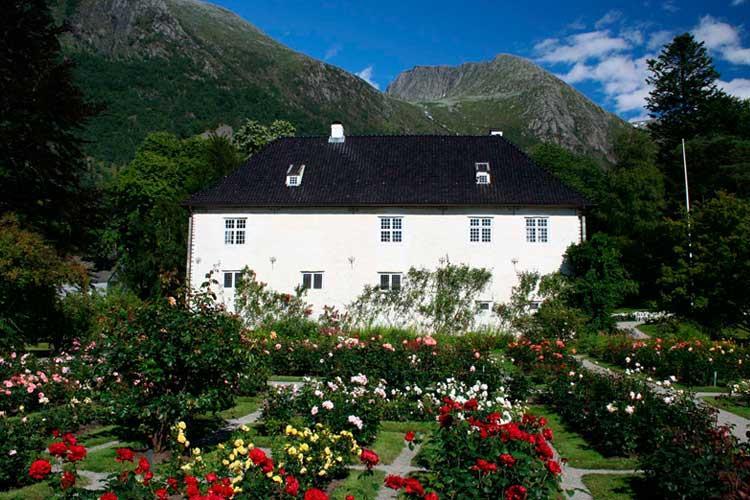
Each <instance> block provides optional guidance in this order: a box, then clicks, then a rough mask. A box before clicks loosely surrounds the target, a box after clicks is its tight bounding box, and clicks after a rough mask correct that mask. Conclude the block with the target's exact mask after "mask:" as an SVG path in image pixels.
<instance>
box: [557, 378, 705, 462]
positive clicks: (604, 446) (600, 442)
mask: <svg viewBox="0 0 750 500" xmlns="http://www.w3.org/2000/svg"><path fill="white" fill-rule="evenodd" d="M548 397H549V399H550V402H551V403H552V404H553V405H554V406H555V408H556V410H557V412H558V413H559V414H560V415H561V416H562V418H563V419H564V420H565V421H566V422H567V423H568V424H570V425H571V427H573V428H574V429H576V430H577V431H578V432H580V433H581V434H583V436H584V437H585V438H586V440H587V441H588V442H590V443H591V444H592V445H593V446H594V447H595V448H597V449H598V450H599V451H600V452H601V453H602V454H604V455H618V456H629V455H632V454H642V453H647V452H649V451H651V450H653V449H654V447H658V446H660V444H661V443H663V442H664V440H665V439H666V438H665V436H666V432H667V431H668V430H669V429H672V428H676V429H681V428H688V427H693V428H703V429H710V428H713V427H714V425H715V424H716V417H715V414H714V411H713V410H711V409H710V408H707V407H705V406H704V405H702V404H700V403H698V402H696V401H695V400H694V399H693V398H692V395H691V394H689V393H683V392H675V391H670V390H666V389H664V390H663V391H660V392H657V391H655V390H653V389H651V387H649V385H648V384H647V383H646V382H645V381H643V380H641V379H639V378H636V377H631V376H611V375H604V374H599V373H594V372H590V371H587V370H581V371H574V370H571V371H570V372H569V373H567V374H561V375H560V376H559V377H557V379H556V380H555V381H554V382H552V383H551V384H550V387H549V393H548Z"/></svg>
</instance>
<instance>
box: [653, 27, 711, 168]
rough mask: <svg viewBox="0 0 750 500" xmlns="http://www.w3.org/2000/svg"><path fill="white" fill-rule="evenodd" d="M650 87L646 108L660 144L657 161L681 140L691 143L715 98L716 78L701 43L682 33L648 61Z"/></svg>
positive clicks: (664, 156) (665, 155) (654, 133)
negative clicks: (651, 87) (651, 88)
mask: <svg viewBox="0 0 750 500" xmlns="http://www.w3.org/2000/svg"><path fill="white" fill-rule="evenodd" d="M648 67H649V70H650V71H651V76H649V77H648V78H647V79H646V82H647V83H648V84H650V85H652V86H653V90H652V91H651V94H650V95H649V96H648V97H647V98H646V103H647V104H646V108H647V109H648V110H649V111H650V115H651V117H652V118H654V119H655V121H654V122H653V123H652V124H651V126H650V130H651V132H652V133H653V135H654V139H655V140H656V142H657V143H658V144H659V149H660V157H661V158H662V159H664V158H666V157H667V156H668V155H670V154H671V152H672V151H673V150H674V148H675V147H676V146H677V144H678V143H679V142H680V140H681V139H683V138H684V139H686V140H689V139H692V138H693V137H694V136H695V135H696V134H697V133H699V132H700V129H701V123H702V120H703V118H704V116H705V113H706V110H707V108H708V104H709V102H711V101H712V99H713V98H714V97H715V96H716V95H717V93H718V91H717V89H716V85H715V83H714V82H715V81H716V79H717V78H718V77H719V74H718V73H717V71H716V69H714V67H713V64H712V61H711V57H710V56H709V55H708V53H707V51H706V48H705V47H704V44H703V42H698V41H696V40H695V38H693V35H691V34H689V33H684V34H682V35H679V36H677V37H675V39H674V40H673V41H672V42H671V43H670V44H669V45H667V46H666V47H664V50H662V52H661V54H659V56H658V57H657V58H656V59H649V61H648Z"/></svg>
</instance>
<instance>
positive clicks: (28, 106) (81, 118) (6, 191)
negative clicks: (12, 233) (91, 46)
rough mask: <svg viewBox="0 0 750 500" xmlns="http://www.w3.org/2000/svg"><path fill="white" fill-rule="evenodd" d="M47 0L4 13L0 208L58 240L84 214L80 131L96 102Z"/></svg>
mask: <svg viewBox="0 0 750 500" xmlns="http://www.w3.org/2000/svg"><path fill="white" fill-rule="evenodd" d="M64 32H65V28H64V27H61V26H58V25H57V24H55V21H54V19H53V17H52V15H51V13H50V8H49V4H48V2H47V1H46V0H10V1H8V2H5V3H4V4H3V14H2V16H0V137H2V140H0V214H2V213H7V212H16V213H17V214H18V215H19V217H20V218H21V219H22V221H23V222H24V223H27V224H31V225H32V226H33V227H35V228H38V229H40V230H41V231H42V232H43V233H44V234H45V235H46V236H48V237H51V238H53V239H55V240H57V243H58V245H59V244H62V243H63V242H65V241H66V240H68V241H69V240H70V238H71V234H72V233H74V230H75V229H76V228H80V227H82V224H81V223H82V222H84V221H85V218H84V216H83V214H85V207H86V206H87V204H86V203H84V199H83V193H82V190H81V186H80V180H81V176H82V174H83V173H84V171H85V163H84V157H83V154H82V152H81V148H82V140H81V138H80V135H79V132H80V129H81V127H82V126H83V124H85V123H86V120H87V119H88V118H89V117H91V116H92V115H93V114H94V113H95V108H94V107H93V106H91V105H90V104H89V103H88V102H87V101H86V99H85V98H84V96H83V94H82V93H81V91H80V90H79V89H78V87H76V85H75V84H74V81H73V66H72V64H71V62H70V61H68V60H65V59H64V58H63V57H62V55H61V53H60V43H59V41H58V38H59V36H60V35H61V34H62V33H64Z"/></svg>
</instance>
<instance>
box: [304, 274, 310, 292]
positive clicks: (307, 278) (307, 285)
mask: <svg viewBox="0 0 750 500" xmlns="http://www.w3.org/2000/svg"><path fill="white" fill-rule="evenodd" d="M311 281H312V276H311V275H310V273H303V274H302V288H304V289H305V290H308V289H309V288H310V285H311V283H310V282H311Z"/></svg>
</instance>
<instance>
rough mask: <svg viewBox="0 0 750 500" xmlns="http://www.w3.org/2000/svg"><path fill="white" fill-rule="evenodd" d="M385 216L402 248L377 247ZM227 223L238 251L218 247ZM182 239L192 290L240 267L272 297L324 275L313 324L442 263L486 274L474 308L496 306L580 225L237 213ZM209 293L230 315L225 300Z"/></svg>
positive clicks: (359, 212)
mask: <svg viewBox="0 0 750 500" xmlns="http://www.w3.org/2000/svg"><path fill="white" fill-rule="evenodd" d="M387 215H392V216H401V217H403V241H402V242H401V243H381V241H380V217H381V216H387ZM471 216H480V217H492V242H491V243H472V242H469V218H470V217H471ZM528 216H542V217H548V220H549V241H548V242H547V243H527V242H526V221H525V218H526V217H528ZM227 217H246V218H247V227H246V229H245V231H246V242H245V244H244V245H225V244H224V219H225V218H227ZM191 232H192V238H191V240H192V241H191V244H192V252H191V254H192V255H190V256H189V259H190V263H189V265H190V274H191V284H192V286H193V287H199V286H200V285H201V283H202V282H203V281H204V280H205V275H206V273H208V272H210V271H211V270H212V269H218V270H219V271H239V270H241V269H243V268H244V267H245V266H249V267H250V268H251V269H253V270H255V272H256V273H257V274H258V279H260V280H261V281H265V282H267V283H268V284H269V286H270V287H271V288H273V289H274V290H278V291H286V292H292V291H293V290H294V287H296V286H297V285H299V284H300V283H301V280H302V274H301V273H302V272H303V271H323V273H324V275H323V288H322V289H321V290H314V289H313V290H309V291H308V293H307V296H306V298H307V301H308V302H309V303H311V304H312V305H313V306H314V309H315V316H317V314H318V313H319V312H320V311H321V310H322V307H323V306H324V305H334V306H337V307H339V308H342V307H343V306H345V305H346V304H348V303H349V302H351V301H352V300H353V299H354V298H355V297H356V296H357V295H358V294H359V293H360V292H361V291H362V287H363V286H364V285H365V284H372V285H376V284H378V282H379V276H378V273H379V272H402V273H406V271H408V269H409V268H410V267H412V266H414V267H427V268H434V267H436V266H438V265H439V263H440V260H441V259H445V258H448V259H449V260H450V262H452V263H455V264H459V263H466V264H469V265H471V266H474V267H485V268H487V269H489V270H490V271H491V272H492V276H493V278H492V282H491V284H490V286H489V287H488V289H487V290H486V292H485V293H484V295H483V296H482V297H481V300H488V301H492V302H502V301H505V300H507V299H508V297H509V295H510V290H511V287H512V286H513V285H514V284H515V282H516V273H517V271H524V270H536V271H539V272H541V273H549V272H553V271H556V270H558V269H559V268H560V265H561V263H562V256H563V254H564V253H565V250H566V249H567V247H568V246H569V245H571V244H572V243H578V242H579V240H580V237H581V221H580V218H579V216H578V213H577V211H576V210H573V209H557V208H544V209H539V208H528V209H526V208H524V209H519V208H515V209H514V208H497V209H487V208H482V209H470V208H455V209H454V208H451V209H448V208H446V209H427V208H425V209H419V208H404V209H392V208H383V209H356V210H355V209H278V210H272V209H266V210H257V209H246V210H231V211H221V212H196V213H194V214H193V216H192V221H191ZM350 258H353V261H352V259H350ZM272 260H273V261H274V262H273V263H272ZM216 278H217V279H218V280H219V281H220V282H221V281H222V278H221V276H217V277H216ZM218 291H219V296H220V297H222V300H224V301H225V302H226V303H227V305H228V306H230V307H231V304H232V301H233V290H232V289H221V290H218Z"/></svg>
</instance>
